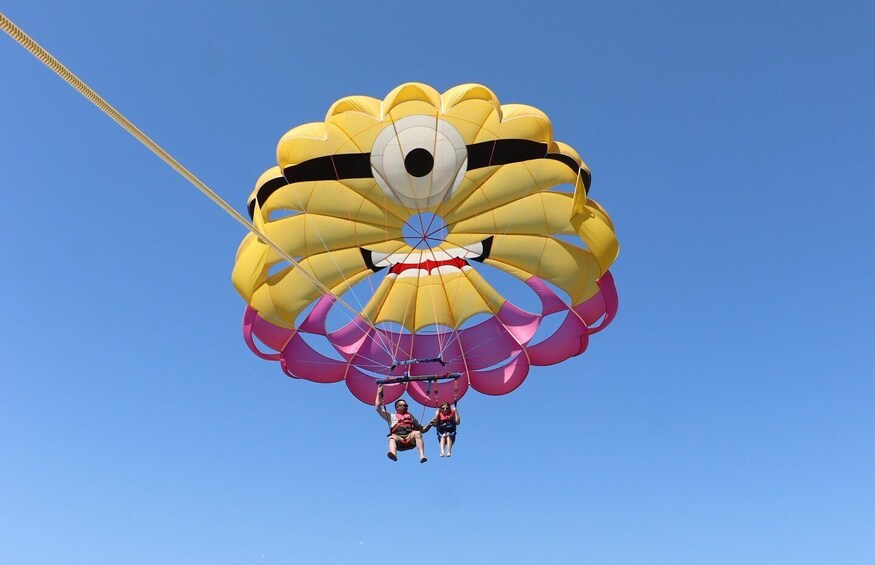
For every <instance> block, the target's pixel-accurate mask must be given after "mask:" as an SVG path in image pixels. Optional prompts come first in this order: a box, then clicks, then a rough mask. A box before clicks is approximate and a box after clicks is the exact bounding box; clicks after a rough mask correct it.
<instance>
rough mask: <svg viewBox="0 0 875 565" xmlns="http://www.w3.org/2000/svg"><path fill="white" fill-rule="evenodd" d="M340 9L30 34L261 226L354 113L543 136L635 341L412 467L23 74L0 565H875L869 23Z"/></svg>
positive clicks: (226, 247) (4, 139)
mask: <svg viewBox="0 0 875 565" xmlns="http://www.w3.org/2000/svg"><path fill="white" fill-rule="evenodd" d="M311 4H313V5H296V3H282V4H281V5H278V6H271V5H267V4H264V3H254V4H252V5H249V6H247V7H245V8H244V7H243V5H242V4H240V5H238V6H235V5H229V4H225V3H222V4H219V3H191V4H186V5H180V4H177V3H171V2H160V3H145V4H141V5H137V6H129V5H124V3H116V2H96V3H91V4H89V5H88V6H87V7H81V6H79V5H76V4H75V3H69V2H63V3H59V2H44V1H36V0H29V1H28V2H21V1H16V0H12V1H10V2H6V3H4V6H3V8H2V10H3V13H4V14H5V15H6V16H8V17H9V18H10V19H12V21H14V22H16V23H17V24H18V25H19V26H20V27H22V28H23V29H24V30H25V31H26V32H28V33H29V34H30V35H32V36H33V37H34V38H35V39H37V40H38V41H39V42H40V43H41V44H42V45H43V46H44V47H45V48H47V49H48V50H49V51H50V52H52V53H53V54H54V55H55V56H56V57H58V58H59V59H60V60H61V61H62V62H64V63H65V64H66V65H67V66H68V67H69V68H71V69H72V70H73V71H74V72H75V73H77V74H78V75H79V76H80V77H81V78H82V79H83V80H85V81H86V82H87V83H88V84H90V85H91V86H92V87H93V88H94V89H95V90H97V91H98V92H100V93H101V94H102V95H103V96H104V97H105V98H106V99H107V100H108V101H109V102H110V103H111V104H113V105H114V106H115V107H116V108H117V109H119V110H120V111H121V112H122V113H124V114H125V115H126V116H127V117H128V118H130V119H131V120H132V121H133V122H134V123H136V124H137V125H138V126H139V127H141V128H142V129H143V130H144V131H145V132H146V133H147V134H149V135H150V136H151V137H152V138H153V139H155V140H156V141H158V143H160V144H161V145H162V146H163V147H164V148H165V149H167V150H168V151H169V152H170V153H171V154H173V155H174V156H175V157H176V158H178V159H179V160H180V161H181V162H182V163H183V164H185V165H186V166H187V167H188V168H189V169H190V170H192V171H193V172H194V173H195V174H196V175H198V176H199V177H201V178H202V179H203V180H204V181H205V182H207V184H209V185H210V186H211V187H213V188H214V189H215V190H216V191H217V192H218V193H220V194H221V195H222V196H223V197H224V198H225V199H226V200H228V201H229V202H231V203H232V204H233V205H235V206H236V207H237V209H238V210H240V211H243V210H244V208H245V199H246V197H247V196H248V194H249V192H250V190H251V189H252V186H253V185H254V183H255V181H256V180H257V178H258V176H259V174H260V173H261V172H262V171H263V170H265V169H266V168H267V167H269V166H270V165H271V164H273V160H274V155H275V145H276V142H277V141H278V139H279V137H280V136H281V135H282V134H283V133H284V132H285V131H286V130H288V129H290V128H291V127H293V126H295V125H298V124H300V123H304V122H310V121H318V120H321V119H322V118H323V116H324V113H325V111H326V110H327V108H328V106H329V105H330V104H331V103H332V102H333V101H334V100H336V99H337V98H340V97H342V96H345V95H349V94H368V95H371V96H374V97H378V98H382V97H383V96H384V95H385V94H386V93H387V92H389V91H390V90H391V89H392V88H393V87H394V86H396V85H398V84H400V83H402V82H406V81H411V80H416V81H422V82H426V83H428V84H431V85H433V86H434V87H436V88H437V89H438V90H446V89H447V88H449V87H451V86H454V85H456V84H461V83H464V82H480V83H483V84H486V85H488V86H489V87H490V88H491V89H492V90H493V91H494V92H495V93H496V94H497V95H498V97H499V98H500V100H501V101H502V102H505V103H507V102H523V103H527V104H531V105H534V106H536V107H538V108H541V109H542V110H544V111H545V112H546V113H547V114H548V115H549V116H550V118H551V119H552V121H553V124H554V129H555V133H556V136H557V138H559V139H562V140H564V141H566V142H568V143H570V144H571V145H572V146H574V147H575V148H576V149H577V150H578V151H579V152H580V153H581V155H582V156H583V158H584V159H585V160H586V162H587V163H588V164H589V166H590V167H591V169H592V171H593V186H592V191H591V196H592V197H594V198H595V199H596V200H598V201H599V202H600V203H601V204H602V205H604V206H605V208H606V209H607V210H608V211H609V212H610V213H611V215H612V217H613V219H614V221H615V223H616V225H617V229H618V232H619V236H620V242H621V247H622V249H621V254H620V258H619V260H618V262H617V263H616V265H615V266H614V267H613V268H612V272H613V273H614V276H615V278H616V281H617V285H618V289H619V293H620V312H619V315H618V317H617V319H616V320H615V322H614V323H613V325H612V326H611V327H609V328H608V329H607V330H606V331H604V332H602V333H600V334H597V335H596V336H594V338H593V339H592V341H591V343H590V348H589V350H588V351H587V352H586V353H585V354H584V355H583V356H581V357H578V358H575V359H572V360H570V361H569V362H566V363H564V364H561V365H558V366H555V367H546V368H541V369H540V370H537V371H535V372H534V373H533V374H531V375H530V376H529V378H528V380H527V381H526V382H525V383H524V384H523V386H522V387H520V389H518V390H517V391H515V392H514V393H513V394H510V395H507V396H504V397H497V398H493V397H486V396H482V395H478V394H476V393H473V392H472V393H471V394H469V395H468V396H466V397H465V399H464V401H463V402H462V403H461V404H460V408H461V410H462V415H463V425H462V427H461V428H460V436H459V442H458V445H457V449H456V450H455V454H454V457H453V459H452V460H449V461H445V460H441V459H438V458H437V457H434V456H435V455H436V451H437V450H436V444H435V442H434V440H433V438H428V439H429V440H430V445H429V446H428V449H429V452H430V454H431V455H432V459H431V461H429V463H427V464H426V465H420V464H418V463H416V462H415V461H414V459H415V458H414V457H412V456H409V457H402V458H401V460H400V461H399V462H398V463H396V464H392V463H391V462H389V461H388V460H387V459H386V457H385V454H384V451H385V445H384V441H385V436H384V433H385V432H384V427H383V426H384V424H383V423H382V421H381V420H380V419H379V417H378V416H377V415H376V414H375V413H374V411H373V409H372V408H369V407H367V406H365V405H363V404H361V403H359V402H358V401H356V400H355V399H353V398H352V397H351V396H350V395H349V394H348V392H347V391H346V389H345V387H343V386H342V385H336V386H331V385H315V384H311V383H306V382H296V381H292V380H290V379H287V378H285V377H283V376H282V375H281V373H280V372H279V370H278V368H277V367H276V366H275V365H274V364H271V363H267V362H264V361H261V360H259V359H257V358H255V357H254V356H252V355H251V354H250V353H249V351H248V350H247V349H246V346H245V344H244V343H243V340H242V338H241V336H240V318H241V315H242V311H243V302H242V300H241V299H240V298H239V296H238V295H237V294H236V292H235V291H234V289H233V288H232V287H231V284H230V270H231V266H232V264H233V259H234V254H235V252H236V249H237V245H238V243H239V241H240V239H241V238H242V237H243V235H244V231H243V229H242V228H241V227H240V226H239V225H238V224H236V223H234V222H233V221H232V220H231V219H230V218H229V217H227V216H226V215H225V214H224V213H223V212H221V211H220V210H219V209H218V208H216V207H215V206H214V205H213V204H212V203H210V202H209V201H208V200H207V199H205V198H204V197H203V196H201V195H200V194H198V193H197V192H196V191H195V190H194V189H193V188H192V187H191V186H190V185H188V184H187V183H186V181H184V180H183V179H182V178H181V177H179V176H178V175H177V174H176V173H175V172H173V171H172V170H171V169H170V168H168V167H167V166H166V165H164V163H162V162H161V161H160V160H159V159H157V158H156V157H155V156H154V155H152V154H151V153H149V152H148V151H147V150H145V149H144V148H143V147H142V146H141V145H140V144H139V143H137V142H136V141H135V140H134V139H133V138H131V137H130V136H128V134H127V133H125V132H124V131H123V130H121V129H120V128H119V127H118V126H117V125H116V124H115V123H113V122H112V121H110V120H109V119H108V118H106V117H105V116H103V115H102V114H101V113H100V112H99V111H98V110H96V109H95V108H94V107H92V106H91V105H90V104H89V103H88V102H87V101H85V100H84V99H83V98H82V97H81V96H79V95H78V94H77V93H76V92H75V91H73V90H72V89H71V88H70V87H69V86H67V85H65V84H64V83H63V82H62V81H61V80H60V79H59V78H57V77H56V76H55V75H54V74H53V73H51V72H50V71H48V70H47V69H45V68H44V67H42V65H41V64H39V63H38V61H36V59H34V58H33V57H31V56H30V55H29V54H27V53H26V52H25V51H24V50H23V49H22V48H21V47H19V46H18V45H17V44H15V43H14V42H13V41H12V40H11V39H9V38H7V37H0V65H2V69H3V77H4V79H3V81H2V82H0V107H2V108H3V110H4V112H3V114H4V117H3V126H2V127H0V183H2V185H3V189H2V190H3V194H4V202H5V209H6V210H7V213H6V215H5V218H4V221H3V222H2V223H0V238H2V241H3V242H4V244H3V245H2V247H0V249H2V255H0V260H2V265H3V270H2V272H3V276H2V277H0V307H2V309H3V312H4V320H5V323H4V324H3V326H2V330H0V332H2V335H0V385H2V394H0V500H2V501H3V502H2V504H0V561H2V562H3V563H13V564H18V563H28V564H43V563H46V564H48V563H52V564H56V563H89V564H97V563H107V564H109V563H131V564H135V563H165V564H173V563H179V564H191V563H209V564H225V563H229V564H230V563H255V564H268V563H296V562H300V563H350V562H355V563H378V562H384V561H385V560H387V559H398V558H401V559H411V560H419V561H425V562H436V561H438V560H439V559H442V560H443V559H447V560H452V561H454V562H458V563H475V562H480V563H499V562H501V563H533V562H543V563H593V564H610V563H622V564H629V563H641V564H651V563H652V564H682V563H690V564H700V563H708V564H724V563H725V564H737V563H746V564H758V563H763V564H765V563H795V564H820V563H846V564H856V563H860V564H862V563H871V562H873V560H875V542H873V540H875V426H873V424H875V422H873V419H875V417H873V415H875V402H873V398H875V396H873V393H875V386H873V378H872V377H873V374H875V359H873V347H872V336H873V334H875V300H873V295H872V285H873V281H875V276H873V275H875V272H873V259H875V253H873V245H872V227H871V224H872V220H871V217H872V214H873V212H875V198H873V194H872V188H873V185H872V164H873V157H875V149H873V148H875V143H873V142H875V133H873V132H875V127H873V126H875V119H873V118H875V107H873V102H872V101H873V100H875V84H873V81H875V79H873V77H875V73H873V70H875V69H873V57H872V55H873V52H875V51H873V47H875V39H873V34H872V29H873V23H875V8H873V6H872V4H871V3H866V2H859V3H853V2H840V3H826V2H807V3H804V5H801V4H799V3H795V2H766V3H763V2H756V3H753V2H751V3H733V4H728V3H712V2H707V3H703V2H689V3H677V2H672V3H661V4H658V5H657V4H644V3H611V5H610V6H606V5H605V3H588V2H586V3H584V2H568V3H556V4H549V3H542V4H540V5H536V4H532V3H531V2H502V3H488V4H487V3H482V4H481V3H472V2H459V3H453V2H442V3H440V4H439V5H435V4H432V5H426V4H425V3H419V2H384V3H381V4H380V5H379V6H376V5H371V4H366V3H350V4H345V3H337V4H329V3H320V4H319V6H318V7H317V6H316V5H315V4H316V3H311ZM427 6H429V7H427ZM430 6H433V7H430ZM417 415H418V414H417ZM399 522H400V523H401V525H399ZM399 528H400V529H406V530H408V532H407V533H405V534H403V535H398V534H397V530H398V529H399Z"/></svg>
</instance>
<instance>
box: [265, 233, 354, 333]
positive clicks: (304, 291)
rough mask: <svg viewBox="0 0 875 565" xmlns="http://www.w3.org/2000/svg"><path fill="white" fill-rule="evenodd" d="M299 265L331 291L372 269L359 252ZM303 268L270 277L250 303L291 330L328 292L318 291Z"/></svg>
mask: <svg viewBox="0 0 875 565" xmlns="http://www.w3.org/2000/svg"><path fill="white" fill-rule="evenodd" d="M299 264H300V265H301V268H303V269H305V270H306V271H308V272H309V273H310V274H311V275H313V276H314V277H315V278H316V279H318V280H319V281H321V282H322V284H323V285H324V286H325V287H327V288H329V289H331V288H334V287H337V286H338V285H340V284H342V283H343V282H344V280H345V279H346V280H349V279H352V278H353V277H355V276H356V275H359V274H361V273H363V272H365V271H367V270H368V269H367V267H366V266H365V264H364V261H363V260H362V256H361V253H359V251H358V249H347V250H343V251H337V252H333V253H330V254H328V253H321V254H319V255H314V256H312V257H305V258H303V259H301V260H300V261H299ZM301 268H294V267H291V266H290V268H288V269H286V270H284V271H282V272H280V273H277V274H275V275H273V276H271V277H269V278H268V279H267V284H262V285H261V286H259V287H258V288H257V289H256V291H255V292H254V293H253V295H252V300H251V302H250V304H252V307H253V308H255V309H256V310H258V311H259V313H262V314H263V315H266V316H267V315H269V316H270V317H271V319H273V320H282V321H283V324H284V325H285V326H286V327H291V326H292V324H294V322H295V318H297V316H298V314H300V313H301V311H302V310H304V308H306V307H307V305H308V304H309V303H310V302H312V301H313V300H315V299H316V298H318V297H319V296H321V295H322V294H324V292H325V291H324V289H323V288H321V287H320V288H317V287H316V285H314V284H313V282H312V279H311V278H310V277H308V276H307V275H306V274H304V273H302V272H301Z"/></svg>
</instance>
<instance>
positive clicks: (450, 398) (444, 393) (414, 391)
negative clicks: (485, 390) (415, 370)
mask: <svg viewBox="0 0 875 565" xmlns="http://www.w3.org/2000/svg"><path fill="white" fill-rule="evenodd" d="M456 382H457V383H458V385H457V386H458V392H457V391H456V389H454V388H453V387H454V384H453V381H441V382H439V383H431V388H430V389H429V386H428V383H424V382H418V381H414V382H410V383H407V394H409V395H410V398H412V399H413V400H415V401H416V402H418V403H420V404H422V405H424V406H430V407H432V408H437V407H438V406H440V405H441V403H442V402H454V401H456V400H459V399H460V398H462V397H463V396H465V393H466V392H468V382H467V381H466V380H465V376H464V375H462V377H460V378H459V379H458V380H457V381H456ZM435 384H437V388H435ZM435 392H437V402H435ZM423 424H425V422H423Z"/></svg>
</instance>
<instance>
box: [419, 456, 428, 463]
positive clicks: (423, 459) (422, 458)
mask: <svg viewBox="0 0 875 565" xmlns="http://www.w3.org/2000/svg"><path fill="white" fill-rule="evenodd" d="M426 461H428V457H426V456H425V455H423V456H422V457H420V458H419V462H420V463H425V462H426Z"/></svg>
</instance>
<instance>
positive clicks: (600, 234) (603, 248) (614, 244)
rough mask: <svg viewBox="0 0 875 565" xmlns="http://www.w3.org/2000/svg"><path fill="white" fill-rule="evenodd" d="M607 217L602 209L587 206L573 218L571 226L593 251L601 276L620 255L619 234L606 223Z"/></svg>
mask: <svg viewBox="0 0 875 565" xmlns="http://www.w3.org/2000/svg"><path fill="white" fill-rule="evenodd" d="M605 217H606V216H605V215H604V214H603V212H602V210H601V208H600V207H599V208H595V207H593V206H586V207H584V210H583V211H582V212H580V213H578V214H575V215H574V216H573V217H572V218H571V225H572V226H574V228H575V229H576V230H577V233H578V235H580V238H581V239H582V240H583V241H584V242H586V246H587V247H588V248H589V249H590V251H592V254H593V255H594V257H595V260H596V262H597V265H598V266H599V275H600V276H601V274H603V273H604V272H605V271H607V270H608V269H609V268H610V266H611V265H612V264H613V263H614V261H615V260H616V259H617V255H619V253H620V243H619V241H617V234H615V233H614V230H613V228H612V227H611V224H610V223H609V222H607V221H605V219H604V218H605Z"/></svg>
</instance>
